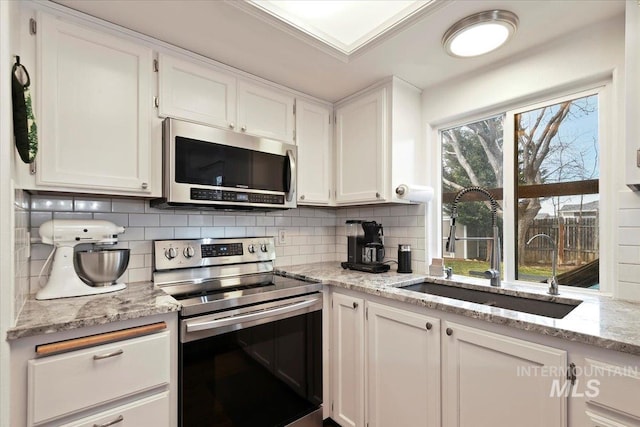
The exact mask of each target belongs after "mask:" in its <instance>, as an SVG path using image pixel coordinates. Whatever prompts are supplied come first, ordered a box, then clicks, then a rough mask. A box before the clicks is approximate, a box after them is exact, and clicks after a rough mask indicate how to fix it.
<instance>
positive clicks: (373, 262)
mask: <svg viewBox="0 0 640 427" xmlns="http://www.w3.org/2000/svg"><path fill="white" fill-rule="evenodd" d="M383 260H384V233H383V231H382V224H378V223H377V222H375V221H362V220H356V219H350V220H347V262H343V263H342V264H341V265H342V268H348V269H351V270H358V271H366V272H369V273H383V272H385V271H389V268H390V267H389V264H383V263H382V261H383Z"/></svg>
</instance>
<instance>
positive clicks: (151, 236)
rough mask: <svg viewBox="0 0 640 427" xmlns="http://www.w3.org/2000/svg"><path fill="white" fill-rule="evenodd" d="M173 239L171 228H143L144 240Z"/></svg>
mask: <svg viewBox="0 0 640 427" xmlns="http://www.w3.org/2000/svg"><path fill="white" fill-rule="evenodd" d="M173 238H174V235H173V228H171V227H145V229H144V239H145V240H162V239H173Z"/></svg>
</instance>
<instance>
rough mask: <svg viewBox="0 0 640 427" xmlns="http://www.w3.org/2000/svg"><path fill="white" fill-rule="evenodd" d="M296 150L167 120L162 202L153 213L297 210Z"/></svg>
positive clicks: (156, 204) (283, 144)
mask: <svg viewBox="0 0 640 427" xmlns="http://www.w3.org/2000/svg"><path fill="white" fill-rule="evenodd" d="M296 154H297V148H296V146H295V145H290V144H286V143H284V142H280V141H276V140H272V139H267V138H259V137H254V136H251V135H246V134H243V133H238V132H232V131H228V130H222V129H217V128H213V127H209V126H203V125H199V124H195V123H189V122H185V121H180V120H176V119H172V118H167V119H165V120H164V122H163V190H162V191H163V196H162V198H161V199H155V200H152V201H151V204H152V206H155V207H160V208H162V207H172V208H176V207H187V208H188V207H191V208H192V207H198V208H207V207H209V208H216V209H246V210H250V209H263V210H272V209H290V208H295V207H296Z"/></svg>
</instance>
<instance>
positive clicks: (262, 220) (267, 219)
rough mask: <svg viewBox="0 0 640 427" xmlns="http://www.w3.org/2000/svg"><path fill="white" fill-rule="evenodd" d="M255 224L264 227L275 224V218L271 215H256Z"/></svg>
mask: <svg viewBox="0 0 640 427" xmlns="http://www.w3.org/2000/svg"><path fill="white" fill-rule="evenodd" d="M256 225H258V226H264V227H272V226H274V225H275V218H274V217H271V216H259V217H256Z"/></svg>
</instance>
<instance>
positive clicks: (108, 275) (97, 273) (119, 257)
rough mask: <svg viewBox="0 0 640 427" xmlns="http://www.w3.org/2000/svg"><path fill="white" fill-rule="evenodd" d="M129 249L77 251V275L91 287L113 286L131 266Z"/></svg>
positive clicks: (74, 258)
mask: <svg viewBox="0 0 640 427" xmlns="http://www.w3.org/2000/svg"><path fill="white" fill-rule="evenodd" d="M129 252H130V251H129V249H97V250H89V251H77V252H75V255H74V257H73V264H74V267H75V269H76V273H78V276H79V277H80V279H82V281H83V282H85V283H86V284H87V285H90V286H111V285H113V284H115V283H116V280H118V278H119V277H120V276H122V274H123V273H124V272H125V270H126V269H127V266H128V265H129Z"/></svg>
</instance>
